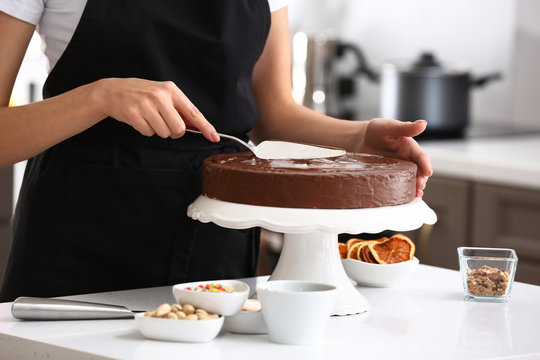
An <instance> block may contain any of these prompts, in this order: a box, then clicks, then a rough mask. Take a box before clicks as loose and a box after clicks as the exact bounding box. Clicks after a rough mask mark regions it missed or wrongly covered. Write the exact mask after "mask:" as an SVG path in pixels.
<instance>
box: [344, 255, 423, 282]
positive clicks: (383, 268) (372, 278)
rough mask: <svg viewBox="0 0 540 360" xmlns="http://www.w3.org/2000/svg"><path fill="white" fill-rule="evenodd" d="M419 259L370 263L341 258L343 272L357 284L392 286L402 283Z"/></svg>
mask: <svg viewBox="0 0 540 360" xmlns="http://www.w3.org/2000/svg"><path fill="white" fill-rule="evenodd" d="M419 262H420V261H418V259H417V258H416V257H414V258H413V259H412V260H409V261H403V262H400V263H395V264H370V263H367V262H364V261H360V260H355V259H342V260H341V263H342V264H343V267H344V268H345V272H346V273H347V275H348V276H349V278H351V279H352V280H354V281H356V282H357V283H358V285H365V286H373V287H393V286H397V285H399V284H400V283H402V282H403V281H404V280H405V279H407V278H408V277H409V276H410V275H411V274H412V273H413V271H414V270H415V269H416V266H418V264H419Z"/></svg>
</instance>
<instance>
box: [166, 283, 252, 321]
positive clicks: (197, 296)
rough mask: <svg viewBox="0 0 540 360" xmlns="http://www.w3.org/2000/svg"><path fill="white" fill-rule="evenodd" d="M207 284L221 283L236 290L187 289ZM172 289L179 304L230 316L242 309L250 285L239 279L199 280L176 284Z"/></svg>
mask: <svg viewBox="0 0 540 360" xmlns="http://www.w3.org/2000/svg"><path fill="white" fill-rule="evenodd" d="M206 284H221V285H222V286H225V287H228V288H232V289H234V292H230V293H226V292H202V291H194V290H187V289H186V288H188V287H196V286H199V285H206ZM172 291H173V295H174V298H175V299H176V302H177V303H179V304H182V305H184V304H191V305H193V306H195V307H196V308H201V309H204V310H206V311H208V312H209V313H215V314H218V315H224V316H229V315H234V314H236V313H237V312H238V311H240V309H241V308H242V305H244V302H245V301H246V299H247V298H248V294H249V286H248V284H246V283H245V282H242V281H238V280H213V281H197V282H190V283H183V284H177V285H174V286H173V288H172Z"/></svg>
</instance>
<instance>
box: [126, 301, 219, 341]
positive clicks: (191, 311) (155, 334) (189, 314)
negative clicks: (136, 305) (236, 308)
mask: <svg viewBox="0 0 540 360" xmlns="http://www.w3.org/2000/svg"><path fill="white" fill-rule="evenodd" d="M135 321H136V323H137V328H138V329H139V331H140V332H141V333H142V334H143V335H144V336H145V337H147V338H149V339H155V340H165V341H182V342H208V341H210V340H212V339H214V338H215V337H216V336H217V334H219V332H220V330H221V328H222V326H223V316H219V315H218V314H215V313H211V312H208V311H206V310H204V309H201V308H196V307H195V306H193V305H191V304H184V305H180V304H173V305H169V304H167V303H165V304H161V305H160V306H158V307H157V309H155V310H153V311H147V312H145V313H139V314H136V315H135Z"/></svg>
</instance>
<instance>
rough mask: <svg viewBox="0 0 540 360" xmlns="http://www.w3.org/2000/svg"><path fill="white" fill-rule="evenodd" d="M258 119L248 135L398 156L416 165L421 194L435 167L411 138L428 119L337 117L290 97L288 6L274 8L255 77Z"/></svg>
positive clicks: (255, 140)
mask: <svg viewBox="0 0 540 360" xmlns="http://www.w3.org/2000/svg"><path fill="white" fill-rule="evenodd" d="M252 86H253V91H254V93H255V98H256V101H257V105H258V107H259V119H258V121H257V124H256V126H255V128H254V129H253V130H252V131H251V133H250V137H251V139H252V140H253V141H254V142H257V143H258V142H261V141H263V140H266V139H280V140H286V141H296V142H305V143H313V144H321V145H328V146H337V147H341V148H344V149H346V150H347V151H352V152H365V153H372V154H381V155H386V156H393V157H398V158H402V159H406V160H410V161H413V162H415V163H416V164H417V165H418V177H417V195H418V196H421V195H422V193H423V189H424V188H425V184H426V181H427V178H428V177H429V176H431V174H432V169H431V163H430V160H429V156H428V155H427V154H426V153H425V152H424V151H423V150H422V148H421V147H420V146H419V145H418V143H417V142H416V141H415V140H414V139H413V138H412V136H416V135H418V134H420V133H421V132H422V131H424V129H425V127H426V122H425V121H423V120H422V121H416V122H414V123H410V122H400V121H397V120H393V119H373V120H370V121H350V120H340V119H335V118H332V117H330V116H326V115H324V114H320V113H318V112H315V111H313V110H311V109H308V108H306V107H304V106H301V105H299V104H297V103H296V102H295V101H294V99H293V97H292V82H291V52H290V38H289V26H288V15H287V8H286V7H285V8H282V9H280V10H278V11H275V12H273V13H272V26H271V28H270V34H269V35H268V40H267V42H266V45H265V48H264V51H263V53H262V55H261V58H260V59H259V61H258V62H257V64H256V66H255V69H254V73H253V81H252Z"/></svg>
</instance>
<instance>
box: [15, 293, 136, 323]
mask: <svg viewBox="0 0 540 360" xmlns="http://www.w3.org/2000/svg"><path fill="white" fill-rule="evenodd" d="M136 312H140V311H131V310H129V309H127V308H125V307H124V306H119V305H110V304H100V303H93V302H86V301H75V300H63V299H48V298H35V297H19V298H17V299H15V301H14V302H13V304H12V305H11V314H12V315H13V317H14V318H16V319H21V320H91V319H92V320H93V319H128V318H132V317H133V316H134V315H135V313H136Z"/></svg>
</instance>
